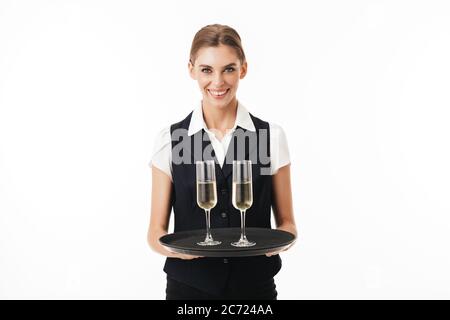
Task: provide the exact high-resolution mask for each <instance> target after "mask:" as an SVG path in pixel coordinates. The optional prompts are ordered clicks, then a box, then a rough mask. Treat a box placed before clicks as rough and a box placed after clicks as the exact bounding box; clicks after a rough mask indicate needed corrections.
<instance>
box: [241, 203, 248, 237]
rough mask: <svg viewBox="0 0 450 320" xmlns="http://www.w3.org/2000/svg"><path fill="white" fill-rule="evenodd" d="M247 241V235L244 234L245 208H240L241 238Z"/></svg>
mask: <svg viewBox="0 0 450 320" xmlns="http://www.w3.org/2000/svg"><path fill="white" fill-rule="evenodd" d="M240 241H247V237H246V236H245V210H241V240H240Z"/></svg>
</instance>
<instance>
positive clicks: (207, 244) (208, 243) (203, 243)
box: [197, 240, 222, 246]
mask: <svg viewBox="0 0 450 320" xmlns="http://www.w3.org/2000/svg"><path fill="white" fill-rule="evenodd" d="M221 243H222V242H220V241H215V240H209V241H202V242H197V244H198V245H199V246H217V245H218V244H221Z"/></svg>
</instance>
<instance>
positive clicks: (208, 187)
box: [197, 181, 217, 210]
mask: <svg viewBox="0 0 450 320" xmlns="http://www.w3.org/2000/svg"><path fill="white" fill-rule="evenodd" d="M197 204H198V206H199V207H200V208H202V209H205V210H209V209H211V208H214V207H215V206H216V204H217V190H216V182H215V181H207V182H201V181H197Z"/></svg>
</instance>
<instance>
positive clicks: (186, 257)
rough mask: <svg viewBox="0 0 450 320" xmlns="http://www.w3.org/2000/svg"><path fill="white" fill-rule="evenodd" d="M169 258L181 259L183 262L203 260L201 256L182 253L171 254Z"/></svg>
mask: <svg viewBox="0 0 450 320" xmlns="http://www.w3.org/2000/svg"><path fill="white" fill-rule="evenodd" d="M170 257H171V258H179V259H183V260H193V259H197V258H203V257H202V256H193V255H190V254H184V253H175V252H172V255H170Z"/></svg>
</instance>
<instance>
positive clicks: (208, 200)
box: [195, 160, 221, 246]
mask: <svg viewBox="0 0 450 320" xmlns="http://www.w3.org/2000/svg"><path fill="white" fill-rule="evenodd" d="M195 165H196V175H197V204H198V206H199V207H200V208H202V209H204V210H205V213H206V238H205V240H204V241H202V242H197V244H198V245H200V246H215V245H218V244H221V242H220V241H215V240H214V239H213V238H212V236H211V226H210V210H211V209H212V208H214V207H215V206H216V204H217V187H216V165H215V163H214V160H206V161H196V163H195Z"/></svg>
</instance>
